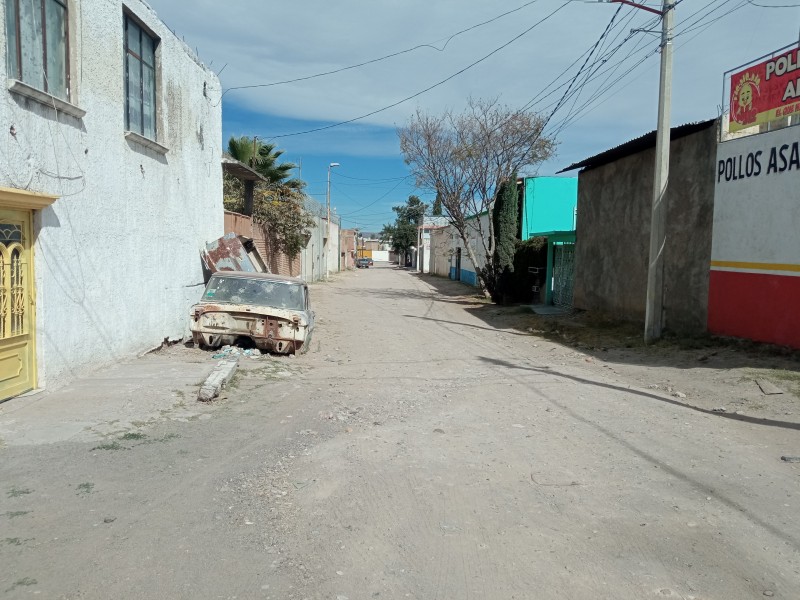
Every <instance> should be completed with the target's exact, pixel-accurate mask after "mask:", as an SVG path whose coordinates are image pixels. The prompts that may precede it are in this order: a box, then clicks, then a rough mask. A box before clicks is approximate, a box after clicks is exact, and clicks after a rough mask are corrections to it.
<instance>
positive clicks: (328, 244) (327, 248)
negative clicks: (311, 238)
mask: <svg viewBox="0 0 800 600" xmlns="http://www.w3.org/2000/svg"><path fill="white" fill-rule="evenodd" d="M338 166H339V163H337V162H332V163H330V164H329V165H328V192H327V194H326V195H325V206H326V209H327V213H328V226H327V233H326V235H325V278H326V279H327V278H328V274H329V273H330V271H329V270H328V255H329V254H330V253H331V169H332V168H333V167H338Z"/></svg>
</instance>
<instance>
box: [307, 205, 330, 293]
mask: <svg viewBox="0 0 800 600" xmlns="http://www.w3.org/2000/svg"><path fill="white" fill-rule="evenodd" d="M326 223H327V222H326V221H325V219H324V218H322V217H318V216H315V217H314V226H313V227H312V228H311V237H310V239H309V240H308V244H307V245H306V247H305V249H304V250H303V251H302V252H301V253H300V263H301V275H302V277H303V279H305V280H306V281H319V280H320V279H322V278H324V277H325V232H326Z"/></svg>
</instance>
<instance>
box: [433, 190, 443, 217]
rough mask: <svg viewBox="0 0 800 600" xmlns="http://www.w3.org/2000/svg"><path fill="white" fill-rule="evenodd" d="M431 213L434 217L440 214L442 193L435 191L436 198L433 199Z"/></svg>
mask: <svg viewBox="0 0 800 600" xmlns="http://www.w3.org/2000/svg"><path fill="white" fill-rule="evenodd" d="M431 214H432V215H433V216H434V217H441V216H442V195H441V194H440V193H439V192H436V200H434V201H433V208H432V209H431Z"/></svg>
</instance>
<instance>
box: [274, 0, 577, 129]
mask: <svg viewBox="0 0 800 600" xmlns="http://www.w3.org/2000/svg"><path fill="white" fill-rule="evenodd" d="M569 3H570V0H567V1H566V2H564V3H563V4H562V5H561V6H559V7H558V8H556V9H555V10H554V11H552V12H551V13H550V14H548V15H547V16H546V17H544V18H543V19H540V20H539V21H537V22H536V23H534V24H533V25H531V26H530V27H528V28H527V29H526V30H525V31H523V32H522V33H520V34H519V35H517V36H515V37H513V38H511V39H510V40H509V41H507V42H506V43H504V44H503V45H501V46H498V47H497V48H495V49H494V50H492V51H491V52H489V53H488V54H486V55H484V56H483V57H481V58H479V59H478V60H476V61H474V62H472V63H470V64H469V65H467V66H466V67H464V68H462V69H460V70H458V71H456V72H455V73H453V74H452V75H450V76H449V77H446V78H445V79H442V80H440V81H438V82H437V83H434V84H433V85H431V86H428V87H427V88H425V89H423V90H420V91H419V92H417V93H415V94H412V95H410V96H407V97H405V98H403V99H402V100H398V101H397V102H393V103H392V104H389V105H388V106H384V107H383V108H379V109H377V110H373V111H371V112H368V113H367V114H364V115H361V116H358V117H353V118H352V119H347V120H345V121H340V122H338V123H332V124H330V125H324V126H322V127H314V128H312V129H306V130H305V131H297V132H293V133H283V134H280V135H274V136H272V137H270V138H269V139H270V140H276V139H279V138H285V137H294V136H298V135H306V134H309V133H316V132H317V131H325V130H326V129H333V128H334V127H340V126H341V125H348V124H349V123H354V122H356V121H360V120H362V119H366V118H367V117H371V116H373V115H376V114H378V113H381V112H384V111H386V110H389V109H390V108H394V107H395V106H399V105H400V104H403V103H404V102H408V101H409V100H413V99H414V98H417V97H418V96H421V95H423V94H425V93H427V92H429V91H431V90H432V89H434V88H437V87H439V86H441V85H443V84H445V83H447V82H448V81H450V80H451V79H455V78H456V77H458V76H459V75H461V74H462V73H465V72H466V71H468V70H469V69H471V68H472V67H474V66H476V65H478V64H480V63H482V62H483V61H485V60H487V59H489V58H490V57H492V56H494V55H495V54H497V53H498V52H500V51H501V50H503V49H504V48H506V47H508V46H510V45H511V44H513V43H514V42H516V41H517V40H518V39H520V38H521V37H523V36H525V35H527V34H528V33H530V32H531V31H533V30H534V29H535V28H536V27H538V26H539V25H541V24H542V23H544V22H545V21H547V20H548V19H550V18H551V17H553V16H554V15H555V14H556V13H558V12H559V11H560V10H562V9H563V8H565V7H566V6H567V5H568V4H569ZM264 137H267V136H264Z"/></svg>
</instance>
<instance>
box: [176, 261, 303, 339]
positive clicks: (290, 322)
mask: <svg viewBox="0 0 800 600" xmlns="http://www.w3.org/2000/svg"><path fill="white" fill-rule="evenodd" d="M189 316H190V317H191V321H190V329H191V331H192V337H193V339H194V343H195V345H198V346H200V347H208V348H219V347H220V346H224V345H239V346H244V347H256V348H259V349H260V350H266V351H269V352H274V353H277V354H294V353H301V352H305V351H307V350H308V348H309V345H310V344H311V334H312V333H313V331H314V313H313V312H312V311H311V308H310V306H309V299H308V286H307V285H306V283H305V281H303V280H302V279H299V278H296V277H284V276H282V275H272V274H269V273H250V272H243V271H220V272H217V273H215V274H214V275H212V277H211V279H210V280H209V282H208V285H206V288H205V291H204V292H203V297H202V299H201V300H200V302H199V303H197V304H195V305H194V306H193V307H192V308H191V311H190V313H189Z"/></svg>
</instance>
